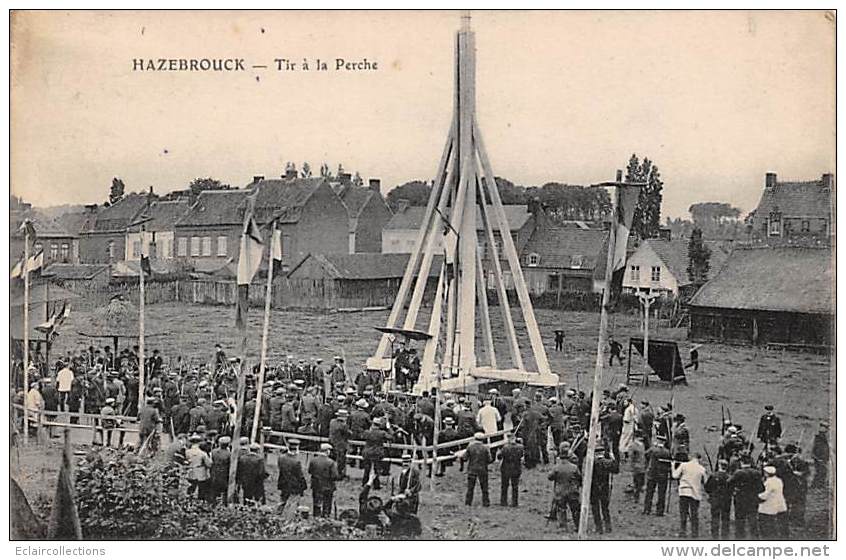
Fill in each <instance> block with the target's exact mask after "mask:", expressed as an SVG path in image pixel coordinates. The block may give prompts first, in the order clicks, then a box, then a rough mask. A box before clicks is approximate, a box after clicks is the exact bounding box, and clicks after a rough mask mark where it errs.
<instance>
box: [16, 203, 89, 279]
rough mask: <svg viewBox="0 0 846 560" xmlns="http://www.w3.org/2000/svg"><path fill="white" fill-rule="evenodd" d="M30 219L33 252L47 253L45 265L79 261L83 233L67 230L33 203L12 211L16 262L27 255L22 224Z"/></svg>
mask: <svg viewBox="0 0 846 560" xmlns="http://www.w3.org/2000/svg"><path fill="white" fill-rule="evenodd" d="M27 219H28V220H30V221H31V222H32V226H33V227H34V228H35V239H32V240H30V243H31V245H30V252H31V254H33V255H34V254H37V253H38V252H39V251H43V252H44V264H45V266H46V265H47V264H49V263H71V264H72V263H78V262H79V236H77V235H76V234H75V233H71V232H69V231H67V229H65V228H64V227H63V226H62V225H61V224H60V223H59V222H58V221H56V220H53V219H51V218H49V217H47V216H45V215H44V214H42V213H41V212H37V211H35V210H33V209H32V207H31V206H30V205H29V204H22V205H20V206H17V207H15V208H11V209H10V212H9V260H10V263H11V264H14V263H16V262H18V261H20V260H21V258H22V257H23V254H24V234H23V231H21V224H22V223H23V222H24V220H27Z"/></svg>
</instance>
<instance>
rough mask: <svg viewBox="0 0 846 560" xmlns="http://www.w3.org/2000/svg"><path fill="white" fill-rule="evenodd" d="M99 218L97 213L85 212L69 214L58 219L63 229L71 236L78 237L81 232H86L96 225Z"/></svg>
mask: <svg viewBox="0 0 846 560" xmlns="http://www.w3.org/2000/svg"><path fill="white" fill-rule="evenodd" d="M96 218H97V213H96V212H89V211H87V210H83V211H81V212H68V213H66V214H62V215H61V216H59V217H57V218H56V221H57V222H59V223H60V224H61V225H62V227H63V228H64V229H65V230H66V231H67V232H68V233H70V234H71V235H73V236H77V235H79V233H80V232H81V231H84V230H86V229H88V228H90V227H92V226H91V224H93V223H94V220H95V219H96Z"/></svg>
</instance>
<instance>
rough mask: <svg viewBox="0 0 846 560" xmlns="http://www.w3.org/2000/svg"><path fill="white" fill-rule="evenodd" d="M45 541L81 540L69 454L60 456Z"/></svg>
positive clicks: (80, 527)
mask: <svg viewBox="0 0 846 560" xmlns="http://www.w3.org/2000/svg"><path fill="white" fill-rule="evenodd" d="M66 437H67V436H66ZM47 539H48V540H53V541H69V540H77V541H80V540H82V526H81V525H80V523H79V515H78V513H77V511H76V503H75V502H74V501H73V483H72V482H71V466H70V457H69V453H67V452H65V453H63V454H62V467H61V468H60V469H59V481H58V484H57V485H56V495H55V497H54V498H53V509H52V510H51V511H50V520H49V521H48V523H47Z"/></svg>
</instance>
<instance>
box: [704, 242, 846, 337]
mask: <svg viewBox="0 0 846 560" xmlns="http://www.w3.org/2000/svg"><path fill="white" fill-rule="evenodd" d="M832 261H833V255H832V251H831V247H829V246H825V245H818V244H793V245H781V246H762V245H759V246H746V247H737V248H735V250H734V251H733V252H732V254H731V256H730V257H729V258H728V259H727V260H726V262H725V263H724V264H723V266H722V267H721V268H720V269H719V271H718V272H717V273H716V274H715V275H714V277H713V278H712V279H711V280H709V281H708V282H706V283H705V284H704V285H703V286H702V287H701V288H700V289H699V290H698V291H697V292H696V294H695V295H694V296H693V298H692V299H691V300H690V303H689V307H688V309H689V314H690V330H689V337H690V338H691V339H693V340H714V341H720V342H736V343H745V344H755V345H775V346H789V347H810V348H822V349H825V348H828V347H830V346H831V345H832V344H833V342H834V339H833V338H832V336H833V332H834V329H833V327H834V322H833V321H834V310H835V308H834V284H833V277H832V274H833V270H832V264H833V262H832Z"/></svg>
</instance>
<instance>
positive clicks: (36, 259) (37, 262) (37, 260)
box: [26, 251, 44, 272]
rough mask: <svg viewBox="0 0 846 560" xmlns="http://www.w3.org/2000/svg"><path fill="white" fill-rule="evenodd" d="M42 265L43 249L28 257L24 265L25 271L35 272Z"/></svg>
mask: <svg viewBox="0 0 846 560" xmlns="http://www.w3.org/2000/svg"><path fill="white" fill-rule="evenodd" d="M42 266H44V251H39V252H38V254H37V255H34V256H32V257H29V262H28V263H27V265H26V271H27V272H35V271H36V270H38V269H40V268H41V267H42Z"/></svg>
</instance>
